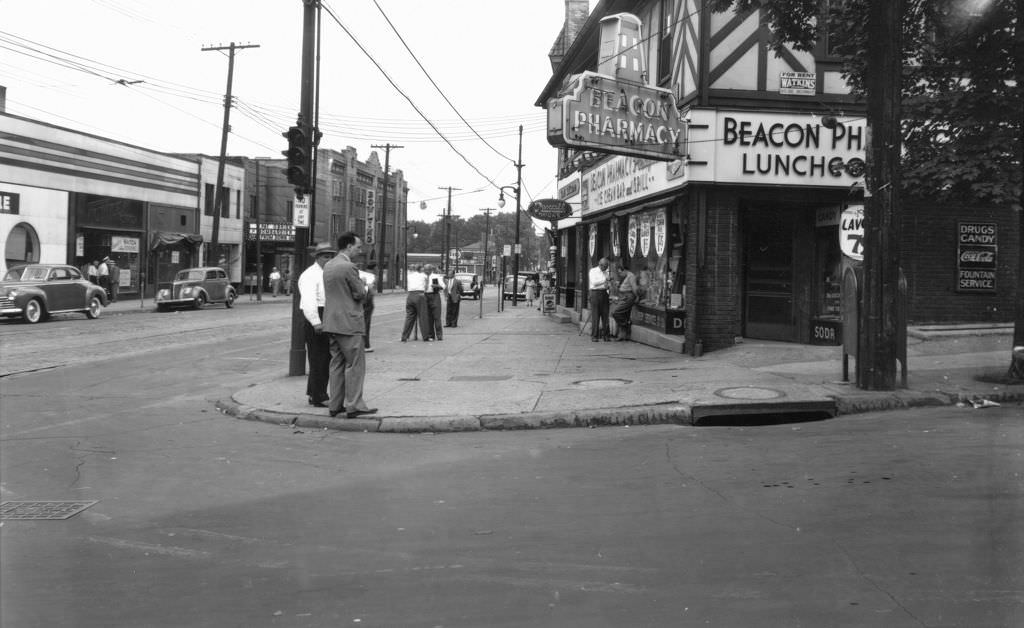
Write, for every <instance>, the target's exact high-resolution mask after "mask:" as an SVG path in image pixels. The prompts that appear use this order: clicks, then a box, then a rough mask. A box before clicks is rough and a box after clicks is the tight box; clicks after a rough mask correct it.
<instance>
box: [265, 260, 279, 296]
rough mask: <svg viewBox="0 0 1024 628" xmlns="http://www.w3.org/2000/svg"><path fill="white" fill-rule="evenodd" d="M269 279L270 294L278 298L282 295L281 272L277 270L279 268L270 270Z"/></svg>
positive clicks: (275, 267)
mask: <svg viewBox="0 0 1024 628" xmlns="http://www.w3.org/2000/svg"><path fill="white" fill-rule="evenodd" d="M267 279H269V280H270V293H271V294H272V295H273V296H275V297H276V296H277V295H279V294H280V293H281V271H279V270H278V269H277V266H274V267H273V268H271V269H270V275H269V276H268V277H267Z"/></svg>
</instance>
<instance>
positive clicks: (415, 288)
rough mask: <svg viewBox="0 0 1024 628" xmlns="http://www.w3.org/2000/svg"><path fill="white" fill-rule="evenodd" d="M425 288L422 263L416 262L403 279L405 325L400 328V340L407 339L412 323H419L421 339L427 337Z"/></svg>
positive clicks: (425, 278) (425, 277) (425, 281)
mask: <svg viewBox="0 0 1024 628" xmlns="http://www.w3.org/2000/svg"><path fill="white" fill-rule="evenodd" d="M426 289H427V276H426V274H424V272H423V265H422V264H416V265H415V266H413V269H412V270H411V271H409V273H408V275H407V276H406V279H405V291H406V292H407V293H408V296H406V297H405V327H403V328H402V342H405V341H406V340H408V339H409V334H411V333H412V328H413V326H414V325H416V324H417V322H418V323H419V326H420V331H422V332H423V339H424V340H426V339H427V337H428V336H427V323H428V320H427V299H426V297H425V296H424V293H425V292H426Z"/></svg>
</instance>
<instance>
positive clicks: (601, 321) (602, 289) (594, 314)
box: [587, 257, 611, 342]
mask: <svg viewBox="0 0 1024 628" xmlns="http://www.w3.org/2000/svg"><path fill="white" fill-rule="evenodd" d="M587 277H588V279H589V282H588V283H589V284H590V340H591V342H597V341H598V340H600V339H602V338H603V339H604V340H605V342H609V341H611V337H610V335H609V325H608V258H607V257H602V258H601V259H600V261H598V262H597V266H594V267H593V268H591V269H590V273H589V274H588V275H587Z"/></svg>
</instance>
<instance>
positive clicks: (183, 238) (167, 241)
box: [149, 231, 203, 251]
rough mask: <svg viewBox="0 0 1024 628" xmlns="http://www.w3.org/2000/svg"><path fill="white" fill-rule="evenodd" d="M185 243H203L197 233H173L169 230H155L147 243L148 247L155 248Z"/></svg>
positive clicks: (188, 244)
mask: <svg viewBox="0 0 1024 628" xmlns="http://www.w3.org/2000/svg"><path fill="white" fill-rule="evenodd" d="M179 243H181V244H185V245H186V246H196V245H199V244H202V243H203V236H202V235H200V234H198V233H174V232H171V231H157V232H156V233H154V234H153V238H152V240H151V241H150V243H149V249H150V250H151V251H152V250H155V249H157V248H159V247H160V246H171V245H173V244H179Z"/></svg>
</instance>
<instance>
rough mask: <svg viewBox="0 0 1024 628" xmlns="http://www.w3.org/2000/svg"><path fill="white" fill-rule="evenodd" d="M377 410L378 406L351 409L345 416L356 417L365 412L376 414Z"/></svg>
mask: <svg viewBox="0 0 1024 628" xmlns="http://www.w3.org/2000/svg"><path fill="white" fill-rule="evenodd" d="M376 412H377V408H367V409H365V410H349V411H348V412H346V413H345V418H348V419H354V418H356V417H357V416H360V415H363V414H376Z"/></svg>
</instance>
